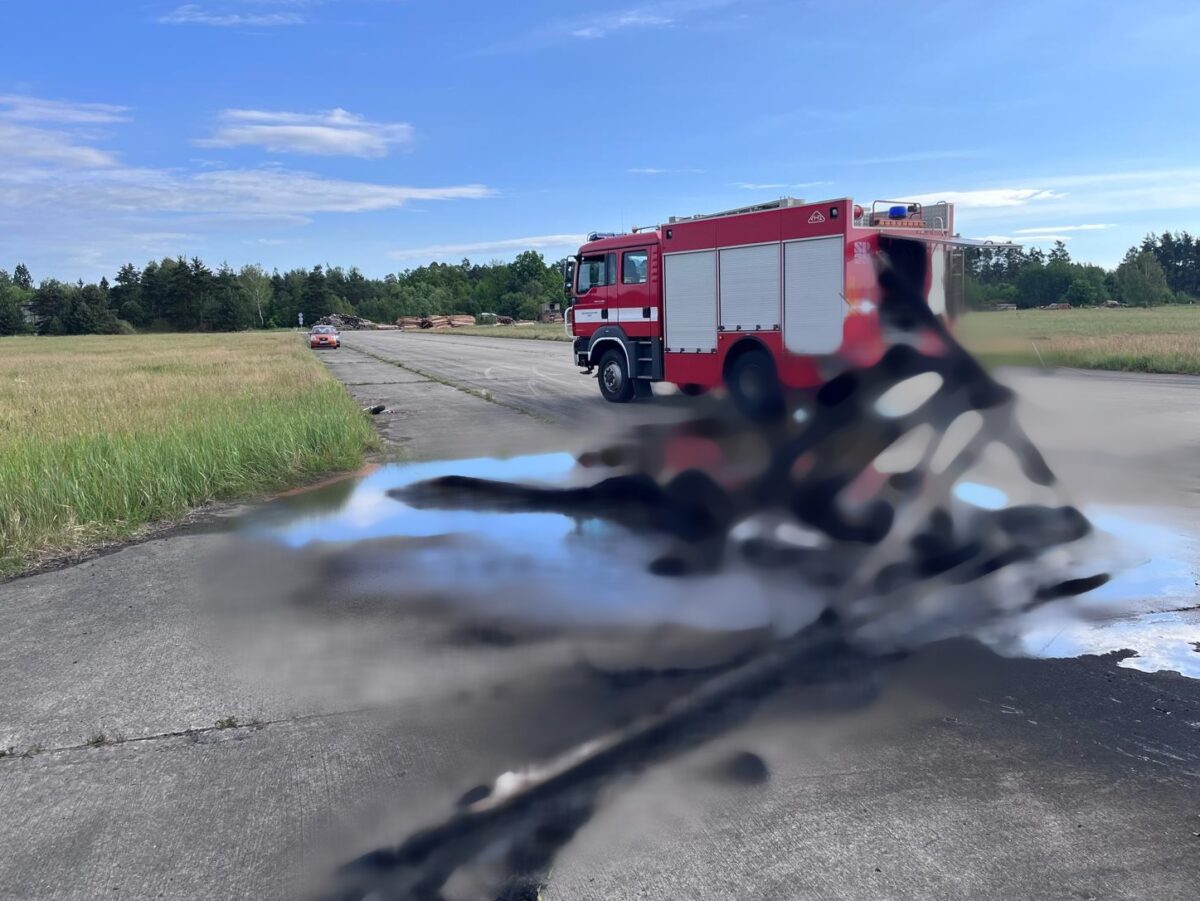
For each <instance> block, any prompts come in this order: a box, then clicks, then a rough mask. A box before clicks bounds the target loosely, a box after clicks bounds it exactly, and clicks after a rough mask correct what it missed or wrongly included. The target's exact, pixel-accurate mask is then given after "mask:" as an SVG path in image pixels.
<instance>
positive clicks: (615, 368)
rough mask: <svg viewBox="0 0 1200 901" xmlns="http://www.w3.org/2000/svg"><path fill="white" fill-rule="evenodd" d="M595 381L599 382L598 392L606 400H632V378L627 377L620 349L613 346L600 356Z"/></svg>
mask: <svg viewBox="0 0 1200 901" xmlns="http://www.w3.org/2000/svg"><path fill="white" fill-rule="evenodd" d="M596 381H598V382H599V383H600V393H601V394H602V395H604V399H605V400H606V401H609V402H610V403H614V404H624V403H628V402H629V401H631V400H633V379H631V378H630V377H629V367H628V366H627V365H626V363H625V354H623V353H621V351H619V350H616V349H615V348H614V349H613V350H610V351H608V352H607V353H605V354H604V356H602V357H601V358H600V371H599V372H598V373H597V376H596Z"/></svg>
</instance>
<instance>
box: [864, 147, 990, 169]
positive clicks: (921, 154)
mask: <svg viewBox="0 0 1200 901" xmlns="http://www.w3.org/2000/svg"><path fill="white" fill-rule="evenodd" d="M973 156H979V154H978V152H976V151H974V150H918V151H916V152H915V153H897V154H893V155H891V156H875V157H869V158H867V159H862V160H843V161H842V162H844V163H846V164H848V165H854V166H874V165H876V164H879V163H924V162H930V161H932V160H960V159H966V158H969V157H973Z"/></svg>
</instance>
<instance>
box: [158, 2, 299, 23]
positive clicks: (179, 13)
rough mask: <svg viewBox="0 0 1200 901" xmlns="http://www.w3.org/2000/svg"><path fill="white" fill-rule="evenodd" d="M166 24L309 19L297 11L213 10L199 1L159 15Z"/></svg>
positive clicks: (270, 21)
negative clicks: (244, 11)
mask: <svg viewBox="0 0 1200 901" xmlns="http://www.w3.org/2000/svg"><path fill="white" fill-rule="evenodd" d="M158 21H159V22H161V23H162V24H164V25H211V26H214V27H218V28H229V27H232V26H238V25H245V26H254V27H260V28H270V27H274V26H277V25H303V24H304V23H305V22H306V21H307V19H306V18H305V17H304V16H303V15H302V14H300V13H297V12H247V13H239V12H213V11H210V10H207V9H205V8H204V7H202V6H201V5H200V4H198V3H185V4H183V5H182V6H177V7H175V9H173V10H171V11H170V12H169V13H167V14H166V15H163V16H160V17H159V20H158Z"/></svg>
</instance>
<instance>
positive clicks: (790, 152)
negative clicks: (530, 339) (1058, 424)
mask: <svg viewBox="0 0 1200 901" xmlns="http://www.w3.org/2000/svg"><path fill="white" fill-rule="evenodd" d="M0 22H2V23H3V26H4V27H3V33H4V35H5V41H4V44H5V49H4V53H3V54H2V55H0V267H3V268H7V269H10V270H11V268H12V266H13V265H15V263H16V262H18V261H24V262H26V263H27V264H28V265H29V267H30V268H31V270H32V271H33V274H34V276H35V278H41V277H44V276H55V277H60V278H69V279H74V278H77V277H83V278H95V277H98V276H99V275H101V274H109V275H111V274H112V273H113V272H114V271H115V269H116V268H117V267H118V266H119V265H120V264H121V263H123V262H126V261H133V262H136V263H139V264H140V263H143V262H145V261H146V260H148V259H150V258H154V257H161V256H163V255H171V256H175V255H179V254H183V255H186V256H192V255H198V256H201V257H203V258H204V259H205V260H207V261H209V262H211V263H213V264H216V263H220V262H221V261H228V262H229V263H230V264H232V265H234V266H239V265H241V264H243V263H247V262H261V263H263V264H264V265H266V266H267V267H268V268H271V267H279V268H281V269H282V268H288V267H292V266H310V265H313V264H314V263H331V264H341V265H346V266H349V265H358V266H359V267H360V268H361V269H362V270H363V271H364V272H366V273H367V274H369V275H382V274H383V273H386V272H389V271H395V270H398V269H404V268H408V267H410V266H414V265H417V264H419V263H421V262H427V261H428V260H430V259H444V260H458V259H461V258H462V257H463V256H470V257H471V258H473V259H482V260H486V259H490V258H508V257H511V256H512V255H514V254H515V253H517V252H519V251H520V250H523V249H526V248H528V247H535V248H537V249H540V250H542V251H543V252H544V253H545V254H546V255H547V256H548V257H551V258H556V257H558V256H561V255H563V254H564V253H566V252H567V251H568V250H569V249H570V247H571V245H572V244H574V243H576V242H577V241H578V236H579V235H581V234H582V233H584V232H587V231H589V230H593V229H598V230H618V229H621V228H628V227H629V226H631V225H635V224H637V225H641V224H652V223H655V222H658V221H661V220H663V219H665V218H666V217H667V216H670V215H672V214H689V213H695V212H702V211H707V210H713V209H720V208H727V207H732V206H739V205H743V204H747V203H752V202H757V201H760V200H763V199H768V198H771V197H776V196H780V195H783V194H790V195H794V196H802V197H807V198H812V199H816V198H822V197H842V196H847V195H848V196H852V197H854V198H856V199H860V200H864V199H865V200H868V201H869V200H871V199H873V198H876V197H881V198H883V197H887V198H896V197H906V198H907V197H913V196H916V197H919V198H925V197H928V198H930V199H934V198H946V199H950V200H954V201H956V202H957V203H958V204H959V210H958V225H959V229H960V231H961V232H962V233H963V234H967V235H971V236H975V237H987V236H996V237H1001V236H1003V237H1012V238H1015V239H1023V240H1025V241H1026V242H1027V243H1033V244H1042V245H1046V244H1047V243H1048V242H1050V241H1052V240H1053V238H1054V237H1056V236H1057V237H1061V238H1063V239H1064V240H1067V241H1068V247H1069V248H1070V249H1071V251H1072V254H1073V255H1074V256H1075V257H1076V258H1077V259H1083V260H1089V261H1094V262H1099V263H1102V264H1105V265H1112V264H1114V263H1116V262H1117V261H1118V260H1119V259H1120V257H1121V255H1122V254H1123V252H1124V251H1125V249H1126V248H1127V247H1129V246H1130V244H1132V243H1135V242H1136V241H1138V240H1140V238H1141V237H1142V236H1143V235H1144V234H1145V233H1146V232H1148V231H1162V230H1164V229H1172V230H1178V229H1184V228H1186V229H1188V230H1190V231H1193V232H1197V231H1200V213H1198V212H1197V211H1198V210H1200V116H1198V115H1197V109H1198V108H1200V100H1198V99H1197V88H1198V87H1200V75H1198V74H1197V73H1198V72H1200V40H1198V37H1200V7H1197V5H1196V4H1194V3H1182V2H1181V3H1177V4H1172V3H1170V2H1153V3H1143V4H1135V3H1126V2H1110V3H1104V2H1097V0H1091V2H1051V3H1046V2H1034V3H1025V2H1012V0H1009V2H1003V3H976V2H962V3H956V2H941V3H935V2H921V0H909V2H897V0H891V2H878V3H877V2H873V0H862V2H855V3H841V2H832V0H830V2H768V0H661V2H655V0H649V2H645V3H642V4H638V3H628V2H627V3H611V2H607V0H595V2H591V3H570V2H563V0H557V2H550V0H531V2H508V3H497V2H465V0H463V2H457V0H438V2H434V0H197V2H195V3H185V4H180V3H178V2H173V0H142V2H116V0H108V2H104V3H98V2H95V0H40V2H33V0H2V2H0Z"/></svg>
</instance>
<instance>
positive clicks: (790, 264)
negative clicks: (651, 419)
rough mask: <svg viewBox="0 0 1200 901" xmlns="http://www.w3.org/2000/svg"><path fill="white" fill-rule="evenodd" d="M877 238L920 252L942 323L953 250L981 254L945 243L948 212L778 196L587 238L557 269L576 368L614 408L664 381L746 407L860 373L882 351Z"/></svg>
mask: <svg viewBox="0 0 1200 901" xmlns="http://www.w3.org/2000/svg"><path fill="white" fill-rule="evenodd" d="M887 236H896V237H905V238H917V239H919V240H920V241H921V242H922V243H925V244H926V245H927V248H928V253H929V266H928V284H927V285H926V288H927V291H928V297H929V304H930V306H931V307H932V308H933V310H934V312H936V313H939V314H943V315H946V316H952V315H953V313H954V311H955V310H956V309H957V308H958V306H959V304H960V303H961V292H962V277H963V259H962V253H961V247H962V245H964V244H979V243H983V242H974V241H965V240H963V239H961V238H956V237H954V209H953V206H952V205H951V204H948V203H937V204H933V205H922V204H919V203H908V202H892V201H876V202H875V203H874V204H872V205H871V206H870V207H864V206H859V205H857V204H855V203H854V202H853V201H852V200H850V199H848V198H842V199H839V200H823V201H820V202H819V203H807V202H805V201H802V200H798V199H796V198H791V197H788V198H782V199H780V200H776V201H772V202H770V203H763V204H759V205H757V206H751V207H743V208H740V209H735V210H727V211H725V212H721V213H713V214H710V215H698V216H686V217H672V218H671V219H669V220H668V221H667V222H666V223H665V224H663V225H659V226H656V227H654V228H646V229H637V228H635V229H634V230H633V231H632V232H631V233H629V234H622V235H616V234H592V235H589V236H588V242H587V243H586V244H584V245H583V246H582V247H581V248H580V249H579V253H578V255H577V256H576V257H574V258H573V259H572V260H568V262H567V265H566V266H565V267H564V282H565V284H564V289H565V291H566V293H567V295H568V298H569V300H570V302H571V306H570V308H569V309H568V310H567V316H566V326H567V328H568V329H569V331H570V334H572V335H573V336H574V338H575V341H574V353H575V361H576V363H578V364H579V365H580V366H581V367H583V368H584V369H585V370H586V371H587V372H589V373H590V372H592V371H594V370H598V379H597V381H598V382H599V383H600V392H601V394H603V395H604V397H605V399H606V400H609V401H613V402H615V403H623V402H626V401H629V400H631V399H633V398H634V397H639V396H647V395H649V394H650V384H651V383H652V382H670V383H673V384H675V385H678V386H679V387H680V388H682V389H683V391H684V392H685V393H689V394H696V393H701V392H703V391H706V390H709V389H712V388H716V387H718V386H720V385H722V384H724V385H726V386H728V388H729V390H730V392H731V394H732V395H733V397H734V399H735V401H738V402H739V405H743V406H751V407H752V406H753V405H754V403H755V400H756V398H758V397H760V396H761V394H762V392H763V391H765V390H769V388H768V386H770V385H774V386H778V385H779V384H781V383H782V384H783V385H786V386H790V387H797V388H801V387H809V386H815V385H819V384H821V383H822V382H823V381H825V380H826V378H827V377H828V375H829V374H830V372H831V371H832V367H831V364H834V363H839V362H840V364H841V365H844V364H845V362H851V363H856V364H861V365H869V364H870V363H872V362H874V361H875V360H876V359H878V356H879V355H880V354H881V353H882V351H883V347H882V337H881V335H880V331H879V324H878V319H877V317H876V316H875V315H874V313H875V308H876V304H877V302H878V300H879V288H878V285H877V283H876V276H875V265H874V260H875V254H876V252H877V251H878V250H879V249H880V241H881V239H883V240H884V243H885V244H886V238H887ZM774 390H776V391H777V390H778V388H777V387H776V388H775V389H774Z"/></svg>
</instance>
